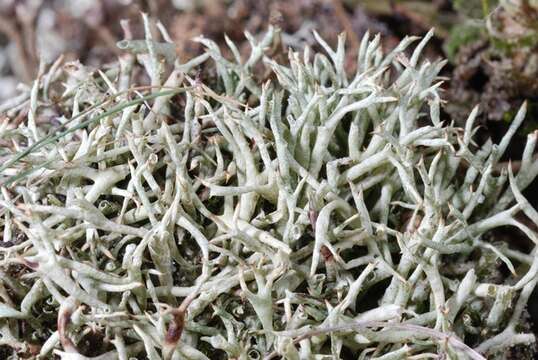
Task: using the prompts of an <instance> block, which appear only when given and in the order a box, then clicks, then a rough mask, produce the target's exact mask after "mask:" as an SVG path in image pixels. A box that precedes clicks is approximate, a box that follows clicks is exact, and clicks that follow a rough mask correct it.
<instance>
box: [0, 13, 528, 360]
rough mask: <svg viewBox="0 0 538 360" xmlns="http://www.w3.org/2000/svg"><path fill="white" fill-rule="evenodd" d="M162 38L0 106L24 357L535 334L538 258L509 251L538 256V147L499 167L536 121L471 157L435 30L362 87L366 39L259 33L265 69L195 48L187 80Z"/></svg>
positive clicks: (11, 317)
mask: <svg viewBox="0 0 538 360" xmlns="http://www.w3.org/2000/svg"><path fill="white" fill-rule="evenodd" d="M144 22H145V25H146V34H147V35H146V36H147V38H146V39H145V40H144V41H140V40H137V41H136V42H132V43H129V42H128V41H129V40H125V41H123V42H122V46H123V47H124V48H125V49H130V50H131V52H126V53H125V54H124V55H122V56H121V57H120V58H119V61H118V62H117V63H114V64H112V65H109V66H107V67H106V68H103V69H101V70H92V69H90V68H88V67H86V66H84V65H82V64H80V63H78V62H76V63H68V64H65V65H63V66H62V64H61V59H60V60H59V61H58V62H56V63H54V64H52V65H47V66H43V69H42V71H41V73H40V74H41V75H40V76H39V77H38V78H37V79H36V80H35V82H34V83H33V86H32V87H31V88H28V89H26V90H24V89H23V91H22V92H21V94H20V95H19V96H18V97H16V98H13V99H12V100H10V101H8V102H7V103H5V104H3V105H0V110H1V112H2V113H4V114H5V115H6V117H5V119H4V120H3V122H2V123H1V125H0V139H1V141H2V148H1V150H0V151H1V153H0V156H1V159H2V165H1V167H0V182H1V183H2V184H3V185H2V188H1V194H0V205H1V209H0V216H1V219H0V226H1V227H2V230H3V239H2V245H1V248H0V269H1V271H2V273H1V274H2V276H1V284H2V286H1V287H0V297H1V304H0V334H1V339H0V341H1V342H2V344H4V345H7V346H9V347H11V348H12V349H13V350H14V352H19V353H25V352H26V353H29V352H32V351H34V352H35V355H39V356H41V357H43V358H47V357H50V356H52V354H53V353H54V354H56V355H58V356H60V357H61V358H64V359H87V358H93V359H101V360H106V359H128V358H129V357H139V358H148V359H160V358H165V359H219V358H223V359H224V358H229V359H259V358H266V359H270V358H277V357H280V358H285V359H338V358H346V355H345V354H349V353H350V352H351V353H354V354H360V355H359V358H360V359H365V358H376V359H389V358H390V359H400V358H401V359H404V358H407V359H423V358H435V357H436V356H438V355H441V356H446V358H451V359H466V358H472V359H483V358H484V357H488V358H495V357H502V352H503V351H505V350H506V349H508V348H509V347H512V346H514V345H518V346H522V345H526V344H530V343H533V342H534V341H535V338H534V335H533V334H532V333H530V331H529V329H528V328H527V327H525V326H526V325H525V322H524V321H523V317H524V315H525V307H526V303H527V300H528V298H529V295H530V293H531V292H532V290H533V289H534V287H535V285H536V282H537V279H538V278H537V273H538V257H536V256H535V250H534V249H533V250H531V251H530V252H527V251H523V250H522V249H519V248H516V247H514V246H513V244H511V243H506V242H494V241H491V236H490V234H491V230H493V229H495V228H499V227H506V226H509V227H514V228H517V229H519V230H520V233H521V235H518V236H521V237H527V238H528V240H529V243H530V244H536V243H538V235H537V234H536V232H535V230H534V226H535V225H536V224H538V213H537V212H536V210H534V209H533V208H532V206H531V205H530V204H529V202H528V201H527V200H526V199H525V197H524V196H523V194H522V191H523V190H524V189H525V188H526V187H527V186H528V185H529V184H530V183H531V182H532V181H533V179H534V178H535V177H536V176H537V175H538V162H536V161H534V159H533V153H534V151H535V146H536V141H537V137H538V135H537V133H533V134H531V135H529V137H528V140H527V144H526V146H525V149H524V152H523V155H522V157H521V166H519V169H518V170H517V171H512V170H511V166H510V164H508V163H506V162H501V157H502V156H503V154H504V152H505V150H506V149H507V147H508V145H509V142H510V140H511V138H512V137H513V135H514V133H515V131H516V129H517V128H518V127H519V126H520V125H521V123H522V122H523V120H524V117H525V111H526V105H525V104H523V106H522V107H521V109H520V110H519V112H518V114H517V115H516V117H515V119H514V120H513V122H512V123H511V126H510V129H509V130H508V132H507V133H506V135H505V136H504V138H502V140H501V142H500V143H499V144H497V145H494V144H493V143H492V141H490V140H488V141H486V142H484V143H482V144H477V143H475V142H474V141H473V135H474V133H475V132H476V129H477V127H475V125H474V121H475V119H476V118H477V115H478V109H475V110H474V111H473V112H472V113H471V114H470V115H469V118H468V119H467V121H466V122H465V125H464V128H460V127H458V126H456V125H455V124H454V123H452V122H447V121H445V122H443V121H441V119H440V106H441V102H442V101H441V98H440V96H439V88H440V85H441V83H442V79H441V78H440V77H439V72H440V70H441V69H442V67H443V65H444V64H445V62H444V61H442V60H436V61H428V60H422V59H421V52H422V50H423V48H424V46H425V45H426V43H427V42H428V40H429V39H430V37H431V36H432V34H433V33H432V32H429V33H428V34H427V35H426V36H425V37H424V38H423V39H419V38H417V37H407V38H405V39H403V40H402V42H401V43H400V44H399V45H398V46H396V47H395V48H394V49H393V50H392V51H391V52H389V53H388V54H384V53H383V51H382V49H381V46H380V38H379V36H375V37H373V38H371V36H370V35H369V34H367V35H365V37H364V38H363V40H362V42H361V44H360V48H359V50H358V54H357V56H358V58H357V64H358V69H357V72H356V74H354V75H352V76H350V75H349V74H347V73H346V71H345V66H344V58H345V56H344V55H345V46H344V43H345V37H344V35H342V36H340V38H339V41H338V45H337V47H336V49H332V48H331V47H330V46H329V45H328V44H327V43H326V42H325V41H324V40H322V39H321V38H320V37H319V36H317V34H315V35H316V38H317V41H318V43H319V45H320V47H321V48H322V49H323V50H324V53H314V52H313V51H311V50H310V49H309V48H305V49H304V51H303V52H302V53H298V52H295V51H293V50H290V51H289V60H288V61H287V62H286V63H285V64H282V63H277V62H276V61H275V60H273V58H272V55H274V54H275V53H278V52H279V48H278V46H277V44H278V41H279V37H280V33H279V30H278V29H277V28H269V30H268V32H267V33H266V34H265V35H264V36H263V37H261V38H260V39H259V40H257V39H256V38H255V37H254V36H252V35H250V34H247V38H248V39H249V42H250V45H251V51H250V54H249V55H248V56H247V57H244V56H243V55H242V54H240V52H239V50H238V49H237V48H236V47H235V45H234V44H233V43H232V42H231V41H228V46H229V49H228V50H229V51H228V53H229V54H230V56H229V57H225V56H224V55H223V54H222V53H221V50H220V49H219V48H218V47H217V45H216V44H215V43H214V42H212V41H211V40H208V39H206V38H197V39H196V41H198V42H200V43H201V44H203V45H204V46H205V49H206V50H205V53H204V54H202V55H200V56H199V57H197V58H195V59H192V60H190V61H188V62H185V63H182V62H180V60H179V59H177V58H176V59H173V56H172V57H171V56H170V53H169V50H170V46H164V45H163V44H164V43H156V42H154V41H153V40H152V37H151V35H150V34H151V33H150V32H149V30H148V29H149V25H148V19H147V18H146V17H144ZM159 30H160V31H161V32H162V37H163V38H164V39H165V41H167V40H168V39H169V37H168V35H167V33H166V30H165V29H164V28H162V27H159ZM157 45H158V46H157ZM159 49H161V50H162V49H165V50H166V51H168V52H167V53H166V54H161V50H159ZM163 51H164V50H163ZM280 54H281V53H280ZM406 54H408V55H407V56H406ZM201 65H203V66H204V68H205V69H209V70H208V71H207V73H208V74H209V75H210V77H209V78H208V79H206V78H207V77H208V76H209V75H205V78H204V76H198V77H196V76H194V74H195V73H196V69H197V68H198V67H199V66H201ZM269 78H271V80H268V79H269ZM262 79H265V80H262ZM21 117H22V121H20V125H18V126H17V124H16V122H15V120H14V119H21ZM51 119H52V120H51ZM522 218H527V219H526V220H525V221H523V220H522ZM518 234H519V233H518ZM502 269H507V271H506V273H509V274H510V275H507V276H503V275H502V271H501V270H502ZM89 339H90V340H89ZM88 344H93V345H91V346H90V345H88ZM96 344H97V345H96Z"/></svg>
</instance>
